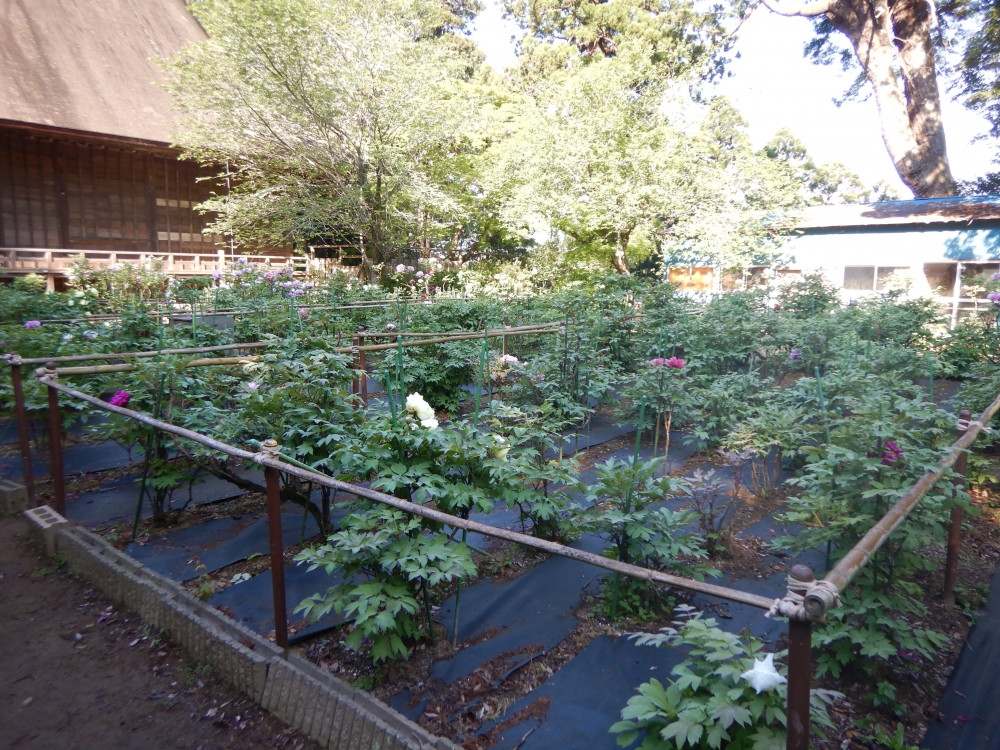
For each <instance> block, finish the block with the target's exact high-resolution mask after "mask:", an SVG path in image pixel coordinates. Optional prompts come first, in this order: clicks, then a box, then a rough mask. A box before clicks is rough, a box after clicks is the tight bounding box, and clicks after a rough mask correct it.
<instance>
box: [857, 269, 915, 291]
mask: <svg viewBox="0 0 1000 750" xmlns="http://www.w3.org/2000/svg"><path fill="white" fill-rule="evenodd" d="M905 270H906V266H845V267H844V289H850V290H854V291H861V292H871V291H879V292H881V291H882V290H883V289H885V282H886V279H888V278H889V276H890V275H891V274H892V273H894V272H896V271H905Z"/></svg>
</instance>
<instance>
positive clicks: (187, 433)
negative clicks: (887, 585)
mask: <svg viewBox="0 0 1000 750" xmlns="http://www.w3.org/2000/svg"><path fill="white" fill-rule="evenodd" d="M548 325H551V324H548ZM523 328H525V327H522V329H523ZM529 328H530V327H529ZM514 330H515V329H511V328H505V329H502V330H498V331H493V332H490V331H486V332H477V333H474V334H467V335H464V336H463V338H482V337H483V336H484V335H497V336H506V335H510V334H511V333H513V332H514ZM551 330H558V329H551ZM551 330H550V329H541V328H538V327H535V328H530V330H522V331H521V332H522V333H548V332H551ZM359 333H362V332H359ZM363 333H364V335H368V333H367V332H363ZM441 340H442V338H441V337H439V338H438V339H432V340H428V341H411V342H399V343H396V344H388V345H376V346H374V347H351V348H349V349H347V350H348V351H350V350H361V349H365V350H368V351H377V350H379V349H385V348H394V347H396V346H400V345H402V346H407V345H421V344H426V343H432V342H439V341H441ZM445 340H452V339H445ZM119 356H121V355H119ZM246 359H247V358H218V359H216V360H209V362H206V363H205V364H209V363H212V364H224V363H226V362H228V361H230V360H232V361H236V362H239V361H246ZM12 366H13V365H12ZM112 367H114V366H112ZM81 370H87V371H88V372H81ZM89 371H92V368H56V367H55V366H54V365H50V366H49V367H47V368H45V369H44V370H43V371H39V372H38V373H37V374H36V376H37V378H38V380H39V381H40V382H41V383H42V384H43V385H44V386H46V387H47V389H48V393H49V411H50V413H49V421H50V432H51V435H50V438H51V439H50V443H51V450H52V457H53V482H54V485H53V491H54V493H55V502H56V509H57V510H59V511H60V512H64V507H65V488H64V485H63V478H62V476H61V470H60V471H59V474H60V476H59V477H58V478H57V477H56V476H55V474H56V473H57V469H56V467H57V466H59V467H61V465H62V458H61V437H60V430H59V424H60V420H59V408H60V407H59V400H58V394H60V393H62V394H65V395H67V396H69V397H71V398H73V399H75V400H78V401H82V402H85V403H88V404H90V405H91V406H93V407H96V408H98V409H101V410H104V411H107V412H113V413H117V414H120V415H122V416H125V417H127V418H129V419H132V420H135V421H137V422H140V423H142V424H146V425H147V426H150V427H153V428H154V429H157V430H160V431H162V432H165V433H168V434H172V435H175V436H177V437H179V438H182V439H185V440H190V441H193V442H195V443H199V444H201V445H203V446H205V447H207V448H209V449H211V450H213V451H217V452H219V453H222V454H224V455H228V456H231V457H233V458H238V459H242V460H246V461H251V462H254V463H256V464H258V465H260V466H262V467H263V468H264V469H265V472H266V477H267V482H268V501H269V517H270V516H271V515H272V514H273V513H274V512H275V510H276V508H277V504H279V503H280V497H279V493H278V492H277V477H278V474H279V473H283V474H285V475H287V476H291V477H297V478H299V479H302V480H306V481H311V482H313V483H315V484H317V485H319V486H323V487H328V488H331V489H335V490H338V491H342V492H346V493H348V494H351V495H354V496H356V497H361V498H365V499H367V500H371V501H374V502H378V503H382V504H385V505H388V506H391V507H394V508H398V509H400V510H403V511H406V512H408V513H411V514H413V515H416V516H419V517H422V518H426V519H428V520H432V521H435V522H439V523H442V524H445V525H448V526H451V527H453V528H458V529H464V530H467V531H473V532H477V533H480V534H483V535H486V536H490V537H494V538H498V539H503V540H505V541H509V542H513V543H516V544H521V545H524V546H527V547H531V548H534V549H538V550H541V551H543V552H547V553H549V554H553V555H560V556H563V557H568V558H571V559H575V560H578V561H581V562H585V563H588V564H591V565H594V566H596V567H600V568H603V569H605V570H609V571H612V572H615V573H620V574H623V575H627V576H630V577H634V578H638V579H641V580H645V581H649V582H651V583H656V584H660V585H665V586H672V587H675V588H678V589H683V590H688V591H692V592H697V593H701V594H705V595H708V596H713V597H717V598H721V599H726V600H729V601H733V602H737V603H741V604H747V605H749V606H753V607H757V608H760V609H765V610H767V611H768V614H769V615H770V614H777V615H779V616H784V617H786V618H788V620H789V657H788V681H789V682H788V712H787V716H788V740H787V748H788V749H789V750H807V748H808V737H809V691H810V683H811V673H812V672H811V653H810V652H811V627H812V623H813V622H822V621H824V619H825V615H826V613H827V611H829V610H830V609H831V608H833V607H836V606H837V605H838V604H839V594H840V593H841V592H843V591H844V589H845V588H846V587H847V586H848V584H849V583H850V581H851V580H852V579H853V578H854V577H855V576H856V575H857V573H858V572H859V571H860V570H861V569H862V568H863V567H864V565H865V564H866V563H867V562H868V560H869V559H870V558H871V557H872V556H873V555H874V554H875V553H876V552H877V551H878V549H879V548H880V547H881V546H882V544H884V542H885V541H886V540H887V539H888V537H889V535H890V534H891V533H892V532H893V531H895V530H896V529H897V528H898V527H899V526H900V525H901V524H902V523H903V522H904V521H905V520H906V518H907V517H908V516H909V514H910V513H911V512H912V510H913V509H914V508H915V507H916V506H917V504H918V503H919V501H920V500H921V499H922V498H923V497H924V496H926V494H927V493H928V492H929V491H930V490H931V489H932V488H933V487H934V486H935V484H936V483H937V482H938V481H940V479H941V478H942V477H944V476H945V474H946V473H948V471H949V470H950V469H952V468H953V467H954V466H955V465H956V463H957V462H959V461H960V459H961V458H963V457H964V456H965V455H967V451H968V449H969V447H970V446H971V445H972V443H973V442H974V441H975V439H976V438H977V437H978V436H979V434H980V433H981V432H982V431H983V430H984V429H986V425H987V423H988V422H989V421H990V419H992V417H993V416H994V415H995V414H996V413H997V412H998V411H1000V395H998V396H997V398H996V400H995V401H994V402H993V403H992V404H991V405H990V406H989V407H987V409H986V410H985V411H984V412H983V413H982V415H980V417H979V418H978V419H976V420H974V421H969V420H968V418H967V417H965V419H964V421H961V422H960V424H959V430H960V432H961V437H959V439H958V440H957V441H956V442H955V443H954V444H953V445H952V446H951V450H950V451H949V453H948V454H947V455H946V456H945V457H944V458H942V459H941V460H940V461H939V462H938V465H937V466H936V467H935V469H933V470H931V471H928V472H927V473H926V474H925V475H924V476H922V477H921V478H920V479H919V480H918V481H917V482H916V483H914V485H913V486H912V487H911V488H910V489H909V490H907V491H906V492H904V493H903V495H902V496H901V497H900V499H899V500H898V501H897V502H896V504H895V505H894V506H893V507H892V508H891V509H890V510H889V511H888V512H887V513H886V514H885V516H884V517H883V518H882V519H881V520H880V521H879V522H878V523H876V524H875V526H873V527H872V529H870V530H869V532H868V533H867V534H866V535H865V536H864V537H863V538H862V539H861V541H860V542H858V544H857V545H855V547H854V548H852V549H851V550H850V551H849V552H848V553H847V554H846V555H845V556H844V558H842V560H841V561H840V562H839V563H838V564H837V565H836V566H835V567H834V568H833V569H832V570H830V571H829V572H828V573H827V575H826V576H825V577H824V578H823V579H821V580H818V581H817V580H816V579H815V576H814V575H813V572H812V571H811V570H810V569H809V568H808V567H805V566H793V568H792V569H791V570H790V573H789V581H788V593H787V594H786V596H785V597H783V598H779V599H771V598H767V597H762V596H759V595H757V594H753V593H749V592H744V591H740V590H738V589H733V588H730V587H725V586H719V585H716V584H711V583H706V582H704V581H696V580H693V579H688V578H684V577H681V576H675V575H672V574H669V573H665V572H662V571H657V570H652V569H648V568H642V567H640V566H635V565H629V564H626V563H622V562H619V561H617V560H612V559H610V558H606V557H603V556H601V555H595V554H593V553H588V552H585V551H582V550H577V549H574V548H572V547H568V546H566V545H562V544H559V543H556V542H550V541H547V540H543V539H538V538H535V537H532V536H530V535H527V534H522V533H519V532H514V531H509V530H506V529H501V528H497V527H492V526H489V525H486V524H482V523H478V522H476V521H471V520H466V519H462V518H459V517H456V516H451V515H449V514H446V513H442V512H441V511H438V510H436V509H434V508H428V507H426V506H423V505H420V504H417V503H413V502H410V501H408V500H402V499H400V498H396V497H393V496H391V495H387V494H385V493H381V492H378V491H377V490H372V489H369V488H365V487H358V486H356V485H352V484H350V483H347V482H342V481H340V480H337V479H334V478H332V477H328V476H326V475H324V474H321V473H319V472H315V471H310V470H307V469H303V468H301V467H299V466H295V465H293V464H290V463H288V462H286V461H282V460H280V458H278V457H277V453H278V451H279V446H278V445H277V444H276V443H275V442H274V441H273V440H272V441H265V443H263V444H262V449H261V450H260V451H257V452H253V451H247V450H244V449H241V448H238V447H235V446H231V445H228V444H225V443H223V442H220V441H217V440H214V439H213V438H210V437H208V436H205V435H202V434H200V433H197V432H194V431H191V430H188V429H186V428H183V427H180V426H177V425H173V424H170V423H167V422H164V421H162V420H158V419H155V418H153V417H151V416H149V415H146V414H143V413H141V412H137V411H134V410H130V409H127V408H125V407H118V406H112V405H111V404H108V403H107V402H105V401H102V400H101V399H98V398H96V397H94V396H91V395H89V394H87V393H84V392H82V391H79V390H76V389H73V388H70V387H68V386H66V385H64V384H63V383H61V382H59V376H60V375H81V374H89ZM100 371H102V372H103V371H105V370H104V368H101V369H100ZM18 374H19V371H18ZM358 392H360V390H359V391H358ZM959 468H961V467H959ZM268 472H270V473H268ZM272 490H273V491H272ZM277 524H280V517H279V518H278V519H277V520H274V521H273V524H272V528H271V534H272V537H271V539H272V576H274V577H280V576H281V571H282V569H283V568H282V565H283V559H282V556H281V551H280V549H276V548H275V546H274V545H275V543H274V539H275V536H274V534H275V532H276V531H277V539H279V540H280V527H276V525H277ZM952 525H953V526H954V518H953V524H952ZM959 525H960V521H959ZM277 544H278V545H280V541H279V542H278V543H277ZM953 546H954V550H953V549H952V548H953ZM953 552H954V553H955V554H957V544H954V545H953V544H949V556H951V555H952V554H953ZM953 565H955V566H957V562H954V563H953V561H951V560H949V563H948V565H947V567H948V570H949V572H948V573H946V577H947V576H950V575H952V573H951V570H952V568H953ZM952 585H953V583H952ZM274 586H275V589H274V599H275V623H276V637H277V638H278V639H279V643H280V644H281V645H287V623H286V622H285V617H286V614H285V608H284V607H285V604H284V588H283V581H275V582H274ZM279 588H280V591H279ZM945 589H946V592H947V589H948V584H947V583H946V585H945ZM279 599H280V612H279V611H278V610H279ZM279 621H280V622H281V623H282V625H281V628H282V629H279V625H278V623H279ZM282 641H284V643H282Z"/></svg>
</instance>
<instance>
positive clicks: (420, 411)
mask: <svg viewBox="0 0 1000 750" xmlns="http://www.w3.org/2000/svg"><path fill="white" fill-rule="evenodd" d="M406 410H407V411H408V412H411V413H412V414H413V416H415V417H416V418H417V419H419V420H420V421H421V423H423V422H424V421H425V420H433V419H434V410H433V409H432V408H431V405H430V404H428V403H427V402H426V401H425V400H424V397H423V396H421V395H420V394H419V393H411V394H410V395H409V396H407V397H406ZM425 426H426V425H425ZM434 426H435V427H436V426H437V424H435V425H434Z"/></svg>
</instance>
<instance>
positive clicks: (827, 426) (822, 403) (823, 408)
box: [813, 367, 833, 445]
mask: <svg viewBox="0 0 1000 750" xmlns="http://www.w3.org/2000/svg"><path fill="white" fill-rule="evenodd" d="M813 372H814V373H816V391H817V392H818V393H819V410H820V411H821V412H823V432H824V433H826V444H827V445H830V444H831V443H832V442H833V438H831V437H830V420H829V419H827V414H826V401H825V400H824V399H823V380H822V378H820V376H819V367H814V368H813Z"/></svg>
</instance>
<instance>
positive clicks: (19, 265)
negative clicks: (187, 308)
mask: <svg viewBox="0 0 1000 750" xmlns="http://www.w3.org/2000/svg"><path fill="white" fill-rule="evenodd" d="M81 255H82V256H83V257H85V258H86V259H87V260H88V261H89V262H90V263H91V265H94V266H103V267H108V266H114V265H117V264H127V263H148V262H151V261H152V260H153V259H154V258H159V259H161V260H162V261H163V271H164V273H168V274H171V275H174V276H201V275H206V274H210V273H212V272H213V271H224V270H225V269H226V267H227V265H229V264H230V263H231V262H232V258H231V256H229V254H228V253H176V252H171V253H153V252H147V251H141V250H52V249H41V248H24V247H0V274H2V273H7V274H27V273H37V274H63V273H65V272H66V271H67V270H69V268H70V266H72V264H73V259H74V258H77V257H79V256H81ZM236 257H239V258H246V262H247V263H260V264H264V265H270V266H274V267H276V268H292V269H294V270H295V271H299V272H305V270H306V264H307V260H306V258H303V257H299V256H291V255H240V256H236Z"/></svg>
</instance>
